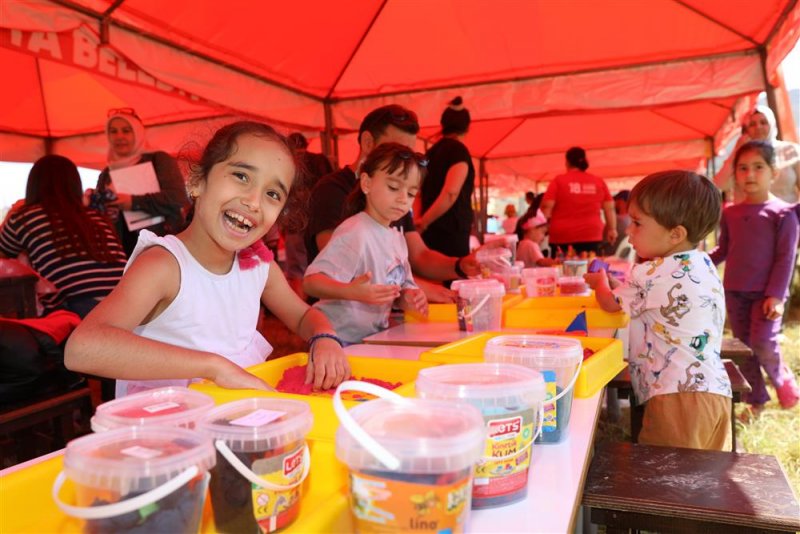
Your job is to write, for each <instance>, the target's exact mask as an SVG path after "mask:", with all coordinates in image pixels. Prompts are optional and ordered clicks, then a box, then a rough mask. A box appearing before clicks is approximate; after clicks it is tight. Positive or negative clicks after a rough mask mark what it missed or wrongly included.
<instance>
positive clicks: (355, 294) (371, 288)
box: [348, 272, 400, 304]
mask: <svg viewBox="0 0 800 534" xmlns="http://www.w3.org/2000/svg"><path fill="white" fill-rule="evenodd" d="M371 279H372V273H370V272H366V273H364V274H362V275H361V276H358V277H356V278H354V279H353V281H352V282H350V284H348V286H349V287H348V293H349V297H350V300H358V301H360V302H366V303H367V304H389V303H391V302H394V301H395V299H397V297H399V296H400V288H399V287H397V286H396V285H384V284H370V282H369V281H370V280H371Z"/></svg>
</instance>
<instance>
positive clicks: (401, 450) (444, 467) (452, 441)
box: [336, 399, 486, 474]
mask: <svg viewBox="0 0 800 534" xmlns="http://www.w3.org/2000/svg"><path fill="white" fill-rule="evenodd" d="M350 415H351V416H352V417H353V419H354V420H355V421H356V423H357V424H359V425H360V426H361V427H362V428H363V429H364V430H365V431H366V432H367V433H368V434H369V435H370V436H372V437H373V438H374V439H375V440H376V441H377V442H378V443H380V444H381V445H382V446H383V447H385V448H386V449H388V450H389V452H391V453H392V454H394V455H395V456H396V457H397V459H398V460H400V468H399V469H398V471H399V472H404V473H418V474H425V473H447V472H451V471H459V470H462V469H466V468H468V467H470V466H472V465H473V464H474V463H475V462H477V461H478V459H479V458H480V457H481V455H482V453H483V449H484V447H485V440H486V430H485V428H484V424H483V417H482V416H481V414H480V412H479V411H478V409H477V408H475V407H473V406H470V405H469V404H466V403H460V402H446V401H439V400H428V399H407V402H402V403H399V402H397V401H392V400H387V399H375V400H371V401H368V402H365V403H363V404H359V405H357V406H355V407H354V408H353V409H352V410H350ZM336 457H337V458H338V459H339V460H340V461H342V462H344V463H345V464H347V465H348V466H349V467H350V468H351V469H374V470H379V471H386V470H387V468H386V467H385V466H384V465H383V464H382V463H381V462H380V460H378V459H377V458H376V457H375V456H374V455H373V454H372V453H370V452H369V451H368V450H367V449H365V448H364V446H363V445H362V444H361V443H360V442H359V441H357V440H356V439H355V438H354V437H353V436H352V435H351V434H350V432H348V431H347V429H345V428H344V426H339V428H338V429H337V431H336Z"/></svg>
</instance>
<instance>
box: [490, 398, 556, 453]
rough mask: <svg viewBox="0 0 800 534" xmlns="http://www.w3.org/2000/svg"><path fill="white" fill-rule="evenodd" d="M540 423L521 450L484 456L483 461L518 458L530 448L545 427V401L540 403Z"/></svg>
mask: <svg viewBox="0 0 800 534" xmlns="http://www.w3.org/2000/svg"><path fill="white" fill-rule="evenodd" d="M538 423H539V424H538V425H537V427H538V428H537V429H536V432H535V433H534V434H533V437H532V438H531V440H530V441H529V442H528V443H526V444H525V446H524V447H522V448H521V449H520V450H518V451H516V452H512V453H511V454H507V455H505V456H484V457H483V460H482V461H484V462H499V461H501V460H508V459H509V458H516V457H517V456H519V455H520V454H522V453H523V452H525V451H526V450H528V448H529V447H530V446H531V445H533V442H534V441H536V440H537V439H539V435H540V434H541V433H542V428H543V427H544V402H542V403H540V404H539V421H538Z"/></svg>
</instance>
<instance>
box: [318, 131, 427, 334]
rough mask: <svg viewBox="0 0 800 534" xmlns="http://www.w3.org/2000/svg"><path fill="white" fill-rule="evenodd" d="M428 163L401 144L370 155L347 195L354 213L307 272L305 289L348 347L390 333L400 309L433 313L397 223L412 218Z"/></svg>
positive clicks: (338, 229) (378, 150) (389, 144)
mask: <svg viewBox="0 0 800 534" xmlns="http://www.w3.org/2000/svg"><path fill="white" fill-rule="evenodd" d="M426 165H427V160H425V159H424V156H422V154H417V153H415V152H412V151H411V150H410V149H409V148H407V147H405V146H403V145H401V144H398V143H383V144H380V145H378V146H377V147H375V149H373V150H372V152H370V153H369V155H368V156H367V158H366V160H364V163H363V164H362V166H361V169H360V173H359V176H360V183H359V184H358V185H357V187H356V189H354V190H353V192H352V193H351V194H350V197H349V198H348V204H349V212H350V213H354V215H352V216H351V217H349V218H348V219H345V220H344V221H343V222H342V223H341V224H340V225H339V226H338V227H337V228H336V230H335V231H334V232H333V236H332V237H331V240H330V241H329V242H328V244H327V245H325V248H323V249H322V251H320V253H319V255H318V256H317V257H316V258H315V259H314V261H313V262H312V263H311V265H309V266H308V269H307V270H306V275H305V278H304V280H303V290H304V291H305V292H306V293H307V294H309V295H311V296H313V297H317V298H319V299H321V300H320V301H319V302H318V303H316V304H315V305H314V307H315V308H318V309H319V310H321V311H322V312H323V313H325V315H326V316H327V317H328V319H330V321H331V322H332V323H333V325H334V326H335V328H336V331H337V332H338V333H339V335H341V336H342V339H344V341H345V342H347V343H359V342H361V340H362V339H364V338H365V337H366V336H369V335H372V334H374V333H376V332H379V331H380V330H383V329H385V328H386V327H387V326H388V324H389V313H390V312H391V308H392V305H393V304H396V305H397V306H399V307H400V308H401V309H404V310H414V311H416V312H418V313H421V314H423V315H427V312H428V301H427V299H426V298H425V293H423V292H422V291H421V290H420V289H418V288H417V286H416V284H415V283H414V278H413V275H412V274H411V266H410V264H409V262H408V247H407V246H406V241H405V239H404V238H403V236H402V234H401V233H400V231H399V230H398V229H396V228H393V227H391V226H390V225H391V222H392V221H395V220H397V219H400V218H401V217H403V216H405V215H406V213H408V211H409V210H410V209H411V205H412V203H413V201H414V197H415V196H416V195H417V192H418V191H419V188H420V184H421V182H422V177H423V169H424V167H425V166H426Z"/></svg>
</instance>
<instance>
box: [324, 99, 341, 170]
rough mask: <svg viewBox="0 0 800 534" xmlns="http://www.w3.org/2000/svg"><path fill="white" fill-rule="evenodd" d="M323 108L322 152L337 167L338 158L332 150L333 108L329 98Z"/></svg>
mask: <svg viewBox="0 0 800 534" xmlns="http://www.w3.org/2000/svg"><path fill="white" fill-rule="evenodd" d="M322 105H323V107H324V109H325V130H324V131H323V132H322V134H321V135H322V153H323V154H325V157H327V158H328V159H329V160H330V162H331V164H332V165H333V166H334V168H337V169H338V168H339V161H338V160H339V158H338V155H337V154H336V152H337V150H334V146H333V145H334V143H335V141H334V135H333V108H332V107H331V103H330V101H329V100H326V101H325V102H324V103H323V104H322Z"/></svg>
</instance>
